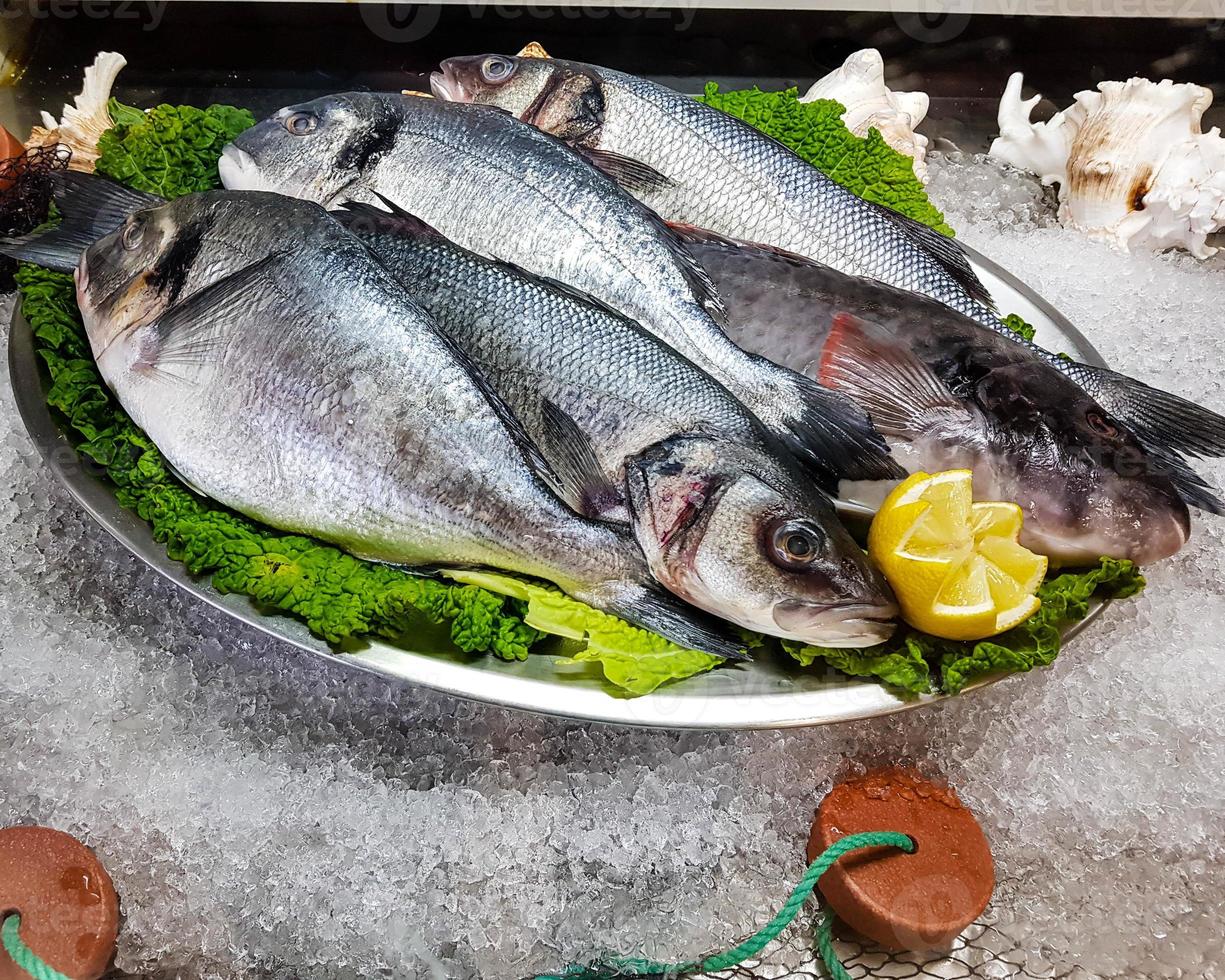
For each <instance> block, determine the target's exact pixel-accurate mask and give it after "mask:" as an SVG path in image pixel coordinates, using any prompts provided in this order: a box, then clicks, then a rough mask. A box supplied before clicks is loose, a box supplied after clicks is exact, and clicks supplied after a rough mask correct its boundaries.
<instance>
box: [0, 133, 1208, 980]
mask: <svg viewBox="0 0 1225 980" xmlns="http://www.w3.org/2000/svg"><path fill="white" fill-rule="evenodd" d="M932 169H933V171H934V172H935V173H934V178H933V182H932V185H931V189H932V191H933V193H934V195H935V196H936V198H937V201H938V203H940V204H941V206H943V207H944V208H945V209H946V210H947V211H948V216H949V220H950V222H951V223H952V224H953V226H954V227H957V228H958V229H960V230H961V233H962V237H963V238H964V240H965V241H967V242H968V243H970V244H971V245H973V246H974V247H976V248H979V249H980V250H982V251H983V252H985V253H986V254H987V255H989V256H991V257H992V258H994V259H996V260H997V261H999V262H1001V263H1002V264H1003V265H1004V266H1006V267H1007V268H1009V269H1011V270H1013V271H1014V272H1016V273H1017V274H1019V275H1020V276H1021V277H1022V278H1024V279H1026V280H1027V281H1029V282H1030V283H1031V284H1032V285H1033V286H1034V287H1036V288H1037V289H1038V290H1039V291H1040V292H1041V293H1043V294H1044V295H1045V296H1046V297H1048V298H1049V299H1050V300H1052V301H1053V302H1054V303H1055V305H1056V306H1058V307H1059V308H1060V309H1062V310H1063V311H1064V312H1065V313H1066V314H1067V315H1068V316H1070V317H1071V319H1072V320H1073V322H1075V323H1076V324H1077V325H1079V326H1080V327H1081V328H1082V330H1084V332H1085V333H1086V334H1087V335H1088V336H1089V337H1090V338H1091V339H1092V340H1093V341H1094V342H1095V343H1096V344H1097V345H1098V346H1099V348H1100V349H1101V350H1102V352H1103V353H1104V354H1105V356H1106V357H1107V358H1108V360H1109V361H1110V362H1111V363H1112V364H1114V365H1116V366H1118V367H1121V368H1122V369H1123V370H1128V371H1131V372H1134V373H1136V374H1139V375H1140V376H1141V377H1143V378H1145V379H1147V380H1149V381H1152V382H1154V383H1157V384H1160V385H1164V386H1167V387H1169V388H1170V389H1172V390H1174V391H1178V392H1180V393H1183V394H1187V395H1190V396H1192V397H1194V398H1196V399H1199V400H1200V401H1202V402H1204V403H1205V404H1207V405H1209V406H1211V407H1213V408H1215V409H1217V410H1218V411H1219V410H1223V409H1225V384H1223V382H1225V331H1222V330H1221V311H1222V307H1223V306H1225V303H1223V300H1225V261H1223V260H1222V259H1221V258H1220V257H1218V259H1216V260H1213V261H1211V262H1208V263H1197V262H1196V261H1195V260H1193V259H1190V258H1187V257H1185V256H1183V257H1180V256H1175V255H1167V256H1157V257H1154V256H1148V255H1135V256H1121V255H1119V254H1116V253H1114V252H1112V251H1110V250H1109V249H1108V248H1106V247H1105V246H1100V245H1095V244H1093V243H1091V242H1087V241H1085V239H1083V238H1082V237H1080V236H1079V235H1076V234H1074V233H1071V232H1066V231H1062V230H1060V229H1059V228H1057V227H1055V226H1054V223H1053V221H1052V220H1051V216H1050V211H1049V201H1050V199H1049V197H1047V196H1045V195H1044V194H1043V193H1042V192H1041V191H1040V189H1038V188H1037V187H1036V186H1035V185H1034V184H1033V182H1032V181H1029V180H1028V179H1027V178H1023V177H1020V176H1019V175H1012V176H1009V177H1008V178H1007V179H1006V180H1005V181H1004V182H1003V183H1001V181H1000V178H999V174H998V172H997V168H995V167H994V166H993V165H991V164H985V163H983V162H981V161H976V160H973V159H970V158H966V159H964V160H960V161H956V162H954V161H950V160H948V159H942V158H939V157H938V155H937V158H936V159H934V160H933V168H932ZM5 322H7V316H6V317H5ZM0 385H2V388H3V390H2V391H0V418H2V419H3V421H2V422H0V473H2V478H0V488H2V489H0V746H3V748H2V749H0V753H2V754H3V763H2V764H0V826H3V825H6V824H9V823H18V822H38V823H45V824H50V825H53V826H56V827H60V828H62V829H65V830H68V831H70V832H73V833H77V834H79V835H81V836H82V837H84V838H85V839H86V840H88V841H89V842H90V843H91V844H93V845H94V846H95V847H96V848H97V849H98V851H99V853H100V855H101V857H102V859H103V860H104V862H105V863H106V865H107V867H108V868H109V869H110V872H111V874H112V875H113V876H114V878H115V883H116V885H117V887H118V889H119V892H120V894H121V896H122V901H123V907H124V911H125V913H126V916H127V920H126V923H125V926H124V930H123V933H122V936H121V942H120V949H119V955H118V966H119V967H120V968H121V969H124V970H127V971H131V972H144V971H150V972H152V971H156V972H158V973H159V974H162V975H167V976H169V975H173V974H175V973H179V974H181V975H184V976H218V977H254V976H257V975H258V976H285V977H289V976H294V977H324V976H326V977H350V976H352V977H357V976H371V975H395V976H412V977H427V978H433V977H471V976H485V977H498V978H506V977H516V976H525V975H528V974H529V973H531V972H532V971H536V970H541V969H545V968H548V967H556V966H559V965H561V964H563V963H565V962H567V961H570V960H574V959H582V958H585V957H588V956H591V955H595V954H598V953H601V952H609V951H617V952H625V953H633V952H640V953H644V954H647V955H655V956H659V957H666V958H680V957H684V956H688V955H691V954H695V953H698V952H700V951H702V950H704V949H707V948H709V947H712V946H716V945H718V944H721V943H727V942H729V941H731V940H733V939H736V938H739V937H741V936H742V935H744V934H746V933H747V932H749V931H750V930H751V929H752V928H754V927H755V926H757V925H759V924H761V922H763V921H764V919H765V918H766V917H767V915H768V911H769V910H773V908H775V907H776V905H777V904H778V902H780V901H781V899H782V898H783V897H784V895H785V894H786V891H787V889H788V888H789V887H790V885H791V884H792V883H793V882H794V880H795V879H796V877H797V876H798V874H799V873H800V870H801V868H802V861H803V849H804V841H805V838H806V835H807V832H808V825H809V821H810V817H811V813H812V809H813V806H814V804H815V803H816V801H817V799H818V797H819V795H820V792H821V791H822V788H823V787H825V786H828V780H829V779H830V778H831V777H837V776H838V775H840V774H842V773H844V772H846V771H848V770H849V769H852V768H854V767H857V766H863V765H866V764H872V763H873V762H884V761H890V762H892V761H906V760H910V761H913V762H915V763H917V764H919V765H920V766H921V767H923V768H925V769H929V770H931V771H935V772H942V773H944V774H945V775H946V776H947V777H948V779H949V780H951V781H952V783H953V784H954V785H956V786H957V787H958V788H959V789H960V791H961V792H962V794H963V796H964V797H965V798H966V799H967V801H968V802H969V803H970V804H971V805H972V806H973V807H974V808H975V810H976V811H977V812H978V814H979V815H980V817H981V819H982V821H983V823H984V825H985V827H986V830H987V833H988V836H989V837H990V839H991V841H992V844H993V846H994V850H995V856H996V859H997V862H998V870H999V879H1000V884H999V887H998V890H997V894H996V898H995V903H994V912H993V914H994V915H995V917H996V919H997V922H996V926H997V928H999V929H1002V930H1003V931H1004V932H1006V933H1007V934H1009V935H1011V936H1012V937H1014V939H1015V946H1016V952H1015V954H1014V955H1013V958H1014V959H1017V960H1019V961H1022V962H1023V961H1026V960H1029V961H1032V962H1035V963H1038V962H1041V963H1043V964H1049V967H1050V969H1051V971H1052V973H1053V974H1054V975H1060V976H1075V977H1119V978H1123V977H1126V978H1129V980H1134V978H1138V977H1157V976H1161V977H1177V976H1185V977H1203V976H1211V975H1214V971H1216V970H1219V969H1221V968H1222V964H1225V940H1223V939H1222V933H1221V929H1220V923H1221V921H1223V920H1225V670H1223V669H1222V666H1221V664H1222V654H1221V635H1222V632H1225V585H1223V584H1222V578H1221V570H1222V564H1223V563H1225V541H1223V540H1222V539H1223V538H1225V521H1223V520H1213V519H1211V518H1208V519H1203V520H1199V521H1198V522H1197V525H1196V528H1195V533H1194V536H1193V539H1192V541H1191V543H1190V545H1189V546H1188V547H1187V548H1186V549H1184V551H1183V552H1182V553H1181V554H1180V555H1179V556H1178V557H1177V558H1175V559H1174V560H1172V561H1170V562H1167V563H1166V564H1164V565H1162V566H1160V567H1157V568H1154V569H1153V570H1152V574H1151V586H1150V589H1149V592H1148V593H1147V594H1146V595H1145V596H1144V597H1143V598H1141V599H1140V600H1139V601H1137V602H1132V603H1127V604H1124V605H1121V606H1119V607H1117V608H1115V609H1113V610H1112V611H1111V612H1110V613H1109V614H1108V615H1107V617H1106V618H1105V620H1104V621H1103V622H1101V623H1100V624H1098V625H1097V626H1095V627H1094V628H1093V629H1092V630H1091V631H1090V632H1089V633H1088V635H1086V636H1084V637H1083V638H1081V639H1080V640H1078V641H1076V642H1075V643H1074V644H1073V645H1072V646H1071V647H1070V648H1069V649H1068V650H1067V651H1066V652H1065V653H1064V655H1063V657H1061V659H1060V660H1059V662H1058V663H1057V664H1056V665H1055V666H1054V667H1052V668H1051V669H1049V670H1043V671H1037V672H1035V673H1033V674H1031V675H1028V676H1022V677H1015V678H1012V679H1009V680H1007V681H1005V682H1003V683H1001V684H999V685H997V686H995V687H994V688H991V689H988V690H986V691H983V692H980V693H978V694H974V695H972V696H968V697H964V698H961V699H955V700H953V701H951V702H947V703H943V704H940V705H938V706H936V707H933V708H929V709H926V710H921V711H917V712H911V713H908V714H905V715H901V716H896V717H892V718H885V719H879V720H875V721H869V722H863V723H857V724H851V725H845V726H841V727H837V728H832V729H823V730H814V731H799V732H787V733H744V734H726V735H705V734H692V733H691V734H668V733H658V732H656V733H648V732H636V731H622V730H617V729H612V728H602V727H584V726H580V725H570V724H566V723H563V722H560V721H556V720H547V719H541V718H535V717H530V716H526V715H522V714H515V713H510V712H506V711H501V710H498V709H496V708H489V707H482V706H477V705H473V704H469V703H467V702H464V701H458V700H452V699H450V698H447V697H444V696H440V695H435V694H431V693H429V692H426V691H420V690H414V689H411V688H407V687H402V686H399V685H394V684H388V683H386V682H383V681H381V680H379V679H376V678H372V677H368V676H363V675H358V674H349V673H345V672H342V671H340V670H338V669H336V668H334V667H332V666H330V665H328V664H321V663H318V662H315V661H314V660H313V659H312V658H310V657H308V656H304V655H301V654H299V653H297V652H295V651H294V650H292V649H288V648H286V647H285V646H284V645H282V644H279V643H277V642H274V641H271V640H269V639H268V638H266V637H264V636H262V635H261V634H259V633H257V632H255V631H254V630H251V629H248V628H245V627H241V626H238V625H236V624H234V623H233V622H231V621H229V620H227V619H223V618H222V617H221V615H220V614H218V613H217V612H215V611H213V610H212V609H210V608H207V607H205V606H203V605H202V604H200V603H198V602H197V601H195V600H193V599H190V598H187V597H184V596H183V595H182V594H181V593H180V592H178V591H177V590H175V589H174V588H172V587H170V586H168V585H167V584H165V583H163V582H162V581H161V580H160V579H159V578H158V577H157V576H156V575H154V574H153V573H152V572H149V571H147V570H146V569H145V568H144V567H143V566H142V565H140V564H139V563H138V562H137V561H136V560H135V559H133V558H131V557H129V556H128V554H127V553H126V552H125V551H124V550H123V549H122V548H121V547H120V546H118V545H117V544H115V543H113V542H111V541H110V540H109V539H108V538H106V537H105V535H103V534H102V533H101V532H99V531H98V530H97V529H96V528H95V527H94V526H93V525H92V524H91V523H90V522H89V519H88V518H87V517H85V516H84V515H83V513H82V512H81V510H80V509H79V508H78V507H77V506H76V505H75V504H74V503H73V502H72V501H71V499H70V498H69V497H68V495H67V494H66V493H65V492H64V491H63V490H61V489H60V488H59V487H58V486H57V485H56V484H55V482H54V480H53V478H52V477H51V475H50V474H49V472H48V470H47V469H46V468H45V467H44V466H43V465H42V464H41V463H40V462H38V461H37V460H36V458H35V457H34V455H33V451H32V449H31V447H30V444H29V442H28V440H27V438H26V436H25V434H24V431H23V429H22V427H21V424H20V422H19V421H18V419H17V417H16V413H15V409H14V407H13V402H12V395H11V391H10V390H9V384H8V380H7V376H6V377H5V379H4V381H3V382H0ZM1209 472H1210V475H1212V476H1214V477H1215V478H1217V479H1218V480H1219V479H1220V478H1221V477H1222V475H1225V474H1223V472H1222V468H1221V467H1219V466H1217V467H1215V468H1214V469H1212V470H1210V471H1209ZM994 966H996V967H999V966H1002V964H1000V963H996V964H994ZM1009 975H1011V974H1009Z"/></svg>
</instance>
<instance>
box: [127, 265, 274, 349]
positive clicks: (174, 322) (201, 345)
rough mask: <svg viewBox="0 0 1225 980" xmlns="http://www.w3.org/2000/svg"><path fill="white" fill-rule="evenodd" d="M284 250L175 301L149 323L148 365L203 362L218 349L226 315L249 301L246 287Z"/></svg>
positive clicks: (262, 275) (264, 274)
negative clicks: (151, 338) (153, 339)
mask: <svg viewBox="0 0 1225 980" xmlns="http://www.w3.org/2000/svg"><path fill="white" fill-rule="evenodd" d="M286 254H287V253H286V252H270V253H269V254H268V255H265V256H264V257H263V258H262V259H257V260H256V261H255V262H252V263H251V264H250V265H247V266H244V267H243V268H241V269H239V270H238V271H237V272H231V273H230V274H228V275H226V276H223V277H222V278H220V279H218V280H217V281H216V282H212V283H209V284H208V285H207V286H205V287H204V288H203V289H200V290H197V291H196V292H194V293H192V294H191V295H190V296H188V297H187V298H186V299H184V300H181V301H180V302H178V303H176V304H175V305H174V306H172V307H170V309H168V310H166V312H165V313H163V314H162V315H161V316H159V317H158V318H157V320H156V322H155V323H154V324H153V329H154V332H155V336H156V345H155V348H154V349H152V350H147V351H145V352H144V355H143V356H144V357H145V359H146V360H147V362H148V365H147V366H148V367H150V368H152V369H154V370H158V371H163V372H164V369H165V368H166V367H167V366H169V365H171V364H176V365H200V364H206V363H208V362H209V361H211V360H212V359H213V356H214V355H215V354H216V352H217V351H218V350H219V349H220V347H221V345H222V340H223V338H224V331H225V326H226V323H227V322H228V320H229V319H230V317H231V316H232V315H233V314H235V313H236V312H237V311H239V310H241V309H244V308H245V307H246V306H247V305H248V302H249V297H248V296H247V292H248V290H250V289H251V288H252V287H253V286H255V285H257V284H258V283H260V282H262V281H263V280H265V279H266V277H267V275H268V272H269V270H271V269H272V268H274V267H275V266H276V264H277V263H278V262H280V261H281V259H282V258H283V257H284V256H285V255H286Z"/></svg>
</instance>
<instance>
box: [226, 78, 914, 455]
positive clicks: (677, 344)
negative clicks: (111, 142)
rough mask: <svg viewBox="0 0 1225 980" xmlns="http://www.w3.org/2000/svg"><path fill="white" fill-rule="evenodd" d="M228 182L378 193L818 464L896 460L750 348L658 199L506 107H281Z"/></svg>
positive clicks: (380, 99) (253, 135)
mask: <svg viewBox="0 0 1225 980" xmlns="http://www.w3.org/2000/svg"><path fill="white" fill-rule="evenodd" d="M219 169H220V172H221V176H222V179H223V181H224V183H225V185H226V186H227V187H229V188H233V189H243V188H263V189H267V190H275V191H278V192H280V193H284V194H292V195H294V196H297V197H304V198H307V199H309V200H312V201H317V202H319V203H321V204H324V205H327V206H333V205H337V204H341V203H344V202H345V201H351V200H352V201H360V202H366V203H370V204H377V203H378V200H379V195H382V196H383V197H385V198H387V199H389V200H391V201H392V202H394V203H395V204H396V205H398V206H400V207H402V208H404V209H405V210H407V211H409V212H411V213H412V214H415V215H416V216H417V217H419V218H421V219H422V220H424V221H425V222H427V223H428V224H429V225H431V226H432V227H434V228H437V229H438V230H439V231H440V232H441V233H442V234H444V235H446V236H447V237H448V238H450V239H451V240H453V241H455V242H456V243H457V244H459V245H461V246H463V247H464V248H467V249H470V250H472V251H474V252H477V253H479V254H481V255H485V256H488V257H490V258H495V259H500V260H503V261H507V262H513V263H514V264H515V265H518V266H520V267H521V268H524V269H526V270H528V271H529V272H533V273H535V274H537V275H543V276H548V277H549V278H552V279H555V280H558V281H559V282H563V283H565V284H567V285H569V286H572V287H574V288H576V289H579V290H581V291H583V292H585V293H587V294H589V295H591V296H593V297H594V298H595V299H597V300H599V301H601V302H603V303H605V304H606V305H608V306H610V307H612V308H613V309H615V310H617V311H619V312H621V313H623V314H625V315H626V316H629V317H631V318H632V319H634V320H636V321H638V322H639V323H640V324H642V325H643V326H644V327H645V328H646V329H647V330H649V331H651V332H652V333H654V334H655V335H656V336H658V337H659V338H660V339H662V340H663V341H665V342H666V343H668V344H669V345H671V346H672V347H674V348H675V349H676V350H678V351H679V352H681V353H682V354H683V355H685V356H686V357H687V358H689V359H690V360H691V361H693V362H694V363H695V364H698V365H699V366H701V367H702V368H703V369H704V370H706V371H708V372H709V373H710V374H712V375H713V376H714V377H715V378H717V379H718V380H719V381H720V382H721V383H722V384H724V385H725V386H726V387H727V388H728V389H729V390H730V391H732V392H733V393H734V394H735V395H736V396H737V397H738V398H740V399H741V401H743V402H744V403H745V404H746V405H747V406H748V407H749V408H750V410H752V411H753V412H754V413H755V414H756V415H757V416H758V417H759V418H760V419H761V421H762V422H763V423H764V424H765V425H766V426H767V427H768V428H769V429H770V430H771V431H772V432H773V433H775V435H776V436H777V437H778V438H780V439H782V440H784V441H785V442H786V443H787V444H788V445H789V446H790V447H791V448H792V449H793V451H794V452H796V453H797V455H800V456H801V457H803V458H804V459H805V461H806V462H807V463H809V464H810V465H811V466H812V467H813V468H814V469H815V470H816V471H817V472H818V473H821V474H835V475H849V474H858V475H862V476H866V477H871V476H873V475H880V474H882V473H896V472H897V470H896V467H895V465H894V464H893V463H892V461H891V460H889V459H888V456H887V453H886V452H885V450H884V448H883V443H882V442H881V440H880V438H879V436H878V435H877V434H876V433H875V432H874V431H873V430H872V428H871V424H870V423H868V421H867V419H866V417H865V416H864V415H863V413H862V412H861V411H859V410H858V409H857V408H855V407H854V406H853V405H852V404H851V403H849V402H848V401H847V400H846V399H843V398H841V397H840V396H838V395H835V394H833V393H831V392H829V391H826V390H824V389H822V388H821V387H820V386H819V385H816V384H813V383H812V382H811V381H810V380H809V379H807V378H804V377H802V376H800V375H797V374H794V373H793V372H790V371H787V370H786V369H784V368H780V367H778V366H777V365H775V364H772V363H770V362H769V361H768V360H766V359H764V358H759V357H755V356H752V355H750V354H746V353H745V352H744V351H742V350H741V349H740V348H738V347H736V345H735V344H733V343H731V341H729V340H728V339H727V337H726V336H725V335H724V333H723V331H722V329H721V328H720V326H719V324H718V323H717V322H716V319H715V318H716V317H718V316H719V304H718V299H717V297H716V295H715V293H714V291H713V290H712V289H711V286H710V282H709V280H708V279H707V278H706V276H705V275H704V273H703V272H702V271H701V269H700V268H699V267H698V266H697V265H696V264H695V263H694V262H693V261H692V259H691V258H690V257H689V255H688V253H686V252H685V250H684V248H683V247H682V246H681V245H680V243H679V242H678V240H677V238H676V236H675V235H674V234H673V233H672V232H671V231H670V230H669V229H668V228H667V226H666V225H665V224H664V222H663V221H661V220H660V218H659V217H658V216H657V215H655V214H654V213H653V212H651V211H649V210H648V209H646V208H644V207H643V206H642V205H641V204H640V203H639V202H638V201H636V200H635V199H634V198H633V197H632V196H630V195H629V194H628V193H626V192H625V191H624V190H622V189H621V188H620V187H618V186H617V185H616V184H615V183H613V182H612V181H611V180H609V179H608V178H606V177H604V176H603V175H602V174H600V173H599V172H598V171H596V170H595V169H593V168H592V167H590V166H588V165H587V163H586V162H585V161H584V160H583V158H582V157H580V156H579V155H578V154H576V153H575V152H574V151H572V150H571V149H569V148H568V147H567V146H566V145H565V144H564V143H562V142H561V141H559V140H557V139H554V138H553V137H551V136H549V135H547V134H545V133H542V132H541V131H540V130H538V129H536V128H534V127H532V126H528V125H525V124H524V123H521V122H519V121H518V120H516V119H514V118H512V117H511V116H510V115H508V114H507V113H504V112H499V111H497V110H495V109H489V108H486V107H483V106H470V105H454V104H450V103H446V102H441V101H439V100H435V99H422V98H409V97H405V96H400V95H387V94H377V93H369V92H352V93H347V94H343V95H332V96H327V97H325V98H320V99H316V100H314V101H312V102H307V103H304V104H302V105H296V106H290V107H288V108H285V109H282V110H281V111H280V112H278V113H276V114H275V115H274V116H272V117H271V118H269V119H266V120H264V121H263V122H261V123H259V124H258V125H256V126H254V127H253V128H251V129H249V130H247V131H246V132H245V133H242V134H240V135H239V136H238V137H237V138H236V139H235V141H234V142H233V143H232V144H230V145H229V146H227V147H226V148H225V151H224V154H223V156H222V159H221V161H220V164H219Z"/></svg>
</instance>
